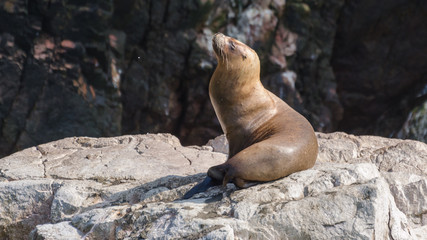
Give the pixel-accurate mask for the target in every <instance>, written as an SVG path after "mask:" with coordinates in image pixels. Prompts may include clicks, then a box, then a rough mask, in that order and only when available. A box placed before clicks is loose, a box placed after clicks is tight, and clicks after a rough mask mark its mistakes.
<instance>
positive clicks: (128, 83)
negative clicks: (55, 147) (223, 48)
mask: <svg viewBox="0 0 427 240" xmlns="http://www.w3.org/2000/svg"><path fill="white" fill-rule="evenodd" d="M425 22H427V3H425V2H423V1H412V2H406V1H402V0H393V1H391V2H390V1H387V2H384V1H380V2H378V1H377V2H375V3H371V2H370V1H367V0H366V1H365V0H364V1H344V0H333V1H309V0H303V1H299V0H298V1H297V0H288V1H285V0H271V1H258V0H256V1H255V0H253V1H249V0H245V1H215V0H203V1H202V0H200V1H170V0H159V1H153V0H121V1H118V0H114V1H113V0H107V1H91V2H84V1H78V2H68V1H48V0H36V1H24V0H17V1H2V2H1V3H0V156H4V155H7V154H10V153H12V152H14V151H16V150H19V149H23V148H25V147H29V146H33V145H37V144H40V143H44V142H48V141H52V140H56V139H61V138H64V137H70V136H92V137H100V136H115V135H123V134H137V133H147V132H153V133H155V132H170V133H173V134H174V135H176V136H178V137H179V139H180V140H181V141H182V143H183V144H186V145H189V144H204V143H206V142H207V140H209V139H211V138H214V137H216V136H218V135H220V134H221V128H220V125H219V123H218V121H217V119H216V117H215V114H214V111H213V109H212V106H211V104H210V101H209V97H208V87H207V86H208V82H209V78H210V76H211V74H212V73H213V71H214V69H215V66H216V60H215V58H214V56H213V54H212V49H211V43H210V39H211V36H212V34H214V33H215V32H218V31H221V32H224V33H225V34H228V35H230V36H233V37H236V38H238V39H239V40H241V41H243V42H245V43H247V44H248V45H250V46H251V47H252V48H254V49H255V50H256V51H257V52H258V54H259V56H260V59H261V63H262V72H261V77H262V81H263V83H264V85H265V86H266V87H267V88H268V89H269V90H271V91H273V92H274V93H275V94H277V95H278V96H279V97H281V98H282V99H284V100H285V101H287V102H288V103H289V104H290V105H291V106H293V107H294V108H295V109H296V110H297V111H299V112H300V113H302V114H303V115H304V116H306V117H307V118H308V119H309V121H310V122H311V123H312V124H313V126H314V128H315V129H316V130H317V131H323V132H330V131H335V130H345V131H347V132H353V133H363V134H378V135H383V136H395V137H401V138H413V139H418V140H422V141H425V140H426V132H425V131H424V129H425V127H424V126H425V120H424V118H423V115H422V114H420V108H421V106H423V105H422V104H423V103H424V102H425V101H426V96H427V94H426V90H425V89H427V87H426V84H427V78H426V77H425V76H427V74H426V69H427V67H426V63H425V61H424V56H425V55H426V52H427V40H426V39H427V36H426V35H427V33H426V31H427V30H426V28H425V27H424V23H425Z"/></svg>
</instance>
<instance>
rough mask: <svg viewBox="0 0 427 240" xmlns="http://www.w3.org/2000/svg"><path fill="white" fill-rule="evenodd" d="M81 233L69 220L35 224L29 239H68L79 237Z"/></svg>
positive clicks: (81, 235)
mask: <svg viewBox="0 0 427 240" xmlns="http://www.w3.org/2000/svg"><path fill="white" fill-rule="evenodd" d="M82 237H83V234H82V233H81V232H80V231H79V230H77V229H76V228H74V227H73V226H72V225H71V224H70V222H60V223H58V224H44V225H39V226H37V227H36V228H35V229H34V230H33V231H32V232H31V234H30V239H37V240H70V239H81V238H82Z"/></svg>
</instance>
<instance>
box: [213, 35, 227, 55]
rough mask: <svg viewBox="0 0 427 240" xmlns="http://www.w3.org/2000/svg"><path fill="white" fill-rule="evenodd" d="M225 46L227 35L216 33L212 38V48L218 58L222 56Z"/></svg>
mask: <svg viewBox="0 0 427 240" xmlns="http://www.w3.org/2000/svg"><path fill="white" fill-rule="evenodd" d="M224 45H225V35H224V34H222V33H215V35H214V36H213V37H212V47H213V49H214V51H215V53H216V55H217V56H220V55H221V52H222V49H224Z"/></svg>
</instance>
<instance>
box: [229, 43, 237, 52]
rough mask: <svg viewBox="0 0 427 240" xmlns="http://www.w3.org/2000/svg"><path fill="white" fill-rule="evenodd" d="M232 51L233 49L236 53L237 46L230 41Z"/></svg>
mask: <svg viewBox="0 0 427 240" xmlns="http://www.w3.org/2000/svg"><path fill="white" fill-rule="evenodd" d="M230 49H231V50H232V51H234V49H236V45H234V42H231V41H230Z"/></svg>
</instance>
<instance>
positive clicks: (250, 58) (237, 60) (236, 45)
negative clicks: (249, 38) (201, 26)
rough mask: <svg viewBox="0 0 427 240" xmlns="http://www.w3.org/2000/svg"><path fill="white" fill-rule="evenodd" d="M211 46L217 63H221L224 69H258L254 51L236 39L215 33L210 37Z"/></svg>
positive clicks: (256, 56)
mask: <svg viewBox="0 0 427 240" xmlns="http://www.w3.org/2000/svg"><path fill="white" fill-rule="evenodd" d="M212 47H213V49H214V51H215V55H216V57H217V60H218V65H223V66H224V67H225V68H226V69H236V68H238V69H244V68H247V67H249V68H251V69H259V58H258V55H257V54H256V52H255V51H254V50H252V49H251V48H250V47H248V46H247V45H245V44H244V43H242V42H240V41H239V40H237V39H234V38H232V37H228V36H225V35H224V34H222V33H216V34H215V35H214V36H213V38H212Z"/></svg>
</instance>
